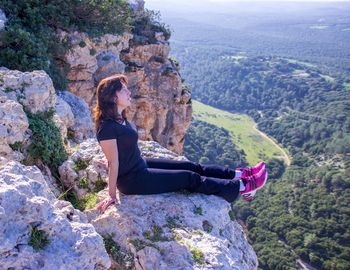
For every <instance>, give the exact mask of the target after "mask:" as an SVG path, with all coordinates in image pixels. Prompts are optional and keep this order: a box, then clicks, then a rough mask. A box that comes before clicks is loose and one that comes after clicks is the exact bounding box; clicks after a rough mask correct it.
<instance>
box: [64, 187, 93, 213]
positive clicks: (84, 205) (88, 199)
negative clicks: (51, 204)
mask: <svg viewBox="0 0 350 270" xmlns="http://www.w3.org/2000/svg"><path fill="white" fill-rule="evenodd" d="M59 199H63V200H66V201H69V202H70V203H71V204H72V205H73V207H74V208H76V209H79V210H80V211H84V210H87V209H91V208H94V207H95V206H96V203H97V194H96V193H95V192H89V193H87V194H85V195H84V196H83V197H82V198H81V199H79V198H78V195H77V193H76V192H74V191H72V190H71V189H68V190H66V191H65V192H64V193H63V194H62V195H61V196H60V197H59Z"/></svg>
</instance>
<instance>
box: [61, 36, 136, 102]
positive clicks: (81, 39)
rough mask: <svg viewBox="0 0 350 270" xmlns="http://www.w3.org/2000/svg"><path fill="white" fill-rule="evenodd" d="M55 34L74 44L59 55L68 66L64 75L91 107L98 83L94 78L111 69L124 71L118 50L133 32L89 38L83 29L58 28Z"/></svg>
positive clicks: (74, 91)
mask: <svg viewBox="0 0 350 270" xmlns="http://www.w3.org/2000/svg"><path fill="white" fill-rule="evenodd" d="M57 35H58V36H59V38H60V40H64V39H68V40H70V42H71V43H72V45H73V47H72V49H71V50H69V52H68V53H67V54H66V55H64V56H63V59H62V60H64V61H65V62H66V63H68V64H69V65H70V66H71V69H70V71H69V72H68V76H67V78H68V80H69V81H70V82H69V84H68V89H69V91H70V92H72V93H74V94H75V95H77V96H79V97H81V98H82V99H84V100H85V102H86V103H87V104H88V105H89V107H91V108H92V107H93V105H94V104H95V100H94V97H95V87H96V85H97V81H95V80H98V79H101V77H103V76H105V77H107V76H109V75H111V74H113V73H122V72H124V66H125V65H124V63H122V62H121V61H120V60H119V54H120V52H121V51H122V50H124V49H126V48H128V46H129V40H130V39H131V38H132V35H131V34H129V33H125V34H123V35H120V36H119V35H111V34H106V35H104V36H102V37H100V38H98V39H93V38H90V37H89V36H88V35H87V34H86V33H80V32H72V33H68V32H65V31H58V32H57ZM107 58H108V59H107ZM103 59H105V60H104V61H103ZM103 64H105V65H106V67H104V65H103Z"/></svg>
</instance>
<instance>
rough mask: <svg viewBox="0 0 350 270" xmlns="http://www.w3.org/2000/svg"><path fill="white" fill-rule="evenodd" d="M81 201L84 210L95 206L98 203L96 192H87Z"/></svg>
mask: <svg viewBox="0 0 350 270" xmlns="http://www.w3.org/2000/svg"><path fill="white" fill-rule="evenodd" d="M81 203H82V206H83V211H84V210H87V209H92V208H94V207H95V206H96V203H97V196H96V193H87V194H86V195H85V196H84V197H83V199H82V200H81Z"/></svg>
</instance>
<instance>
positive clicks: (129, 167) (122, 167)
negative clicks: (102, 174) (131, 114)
mask: <svg viewBox="0 0 350 270" xmlns="http://www.w3.org/2000/svg"><path fill="white" fill-rule="evenodd" d="M125 122H126V124H125V125H123V124H120V123H118V122H117V121H116V120H114V119H107V120H102V122H101V125H100V128H99V130H98V131H97V133H96V138H97V140H98V141H99V142H100V141H102V140H110V139H117V145H118V160H119V167H118V177H119V178H121V177H124V176H126V175H128V174H130V173H132V172H137V171H141V170H143V169H144V168H147V163H146V161H145V160H144V159H143V158H142V157H141V152H140V149H139V147H138V145H137V140H138V134H137V131H135V130H134V129H133V128H132V126H131V125H130V123H129V122H128V121H127V120H125Z"/></svg>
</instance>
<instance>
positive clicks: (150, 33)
mask: <svg viewBox="0 0 350 270" xmlns="http://www.w3.org/2000/svg"><path fill="white" fill-rule="evenodd" d="M155 32H162V33H163V35H164V38H165V40H168V39H169V38H170V36H171V30H170V28H169V26H168V25H166V24H164V23H162V22H161V16H160V12H159V11H154V10H149V9H145V10H141V11H138V12H135V14H134V22H133V30H132V33H133V34H134V37H133V40H134V42H135V43H137V44H150V43H151V44H152V43H156V42H157V40H156V38H155Z"/></svg>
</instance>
